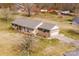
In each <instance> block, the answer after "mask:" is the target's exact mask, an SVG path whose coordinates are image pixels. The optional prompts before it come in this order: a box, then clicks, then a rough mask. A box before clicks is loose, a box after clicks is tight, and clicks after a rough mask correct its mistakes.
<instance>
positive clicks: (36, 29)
mask: <svg viewBox="0 0 79 59" xmlns="http://www.w3.org/2000/svg"><path fill="white" fill-rule="evenodd" d="M42 24H43V22H41V23H40V24H38V25H37V26H36V28H35V29H34V31H33V32H32V33H34V34H36V30H37V29H38V27H39V26H41V25H42Z"/></svg>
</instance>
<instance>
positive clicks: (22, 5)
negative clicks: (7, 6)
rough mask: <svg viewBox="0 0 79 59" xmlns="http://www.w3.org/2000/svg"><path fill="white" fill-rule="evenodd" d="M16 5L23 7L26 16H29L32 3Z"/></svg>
mask: <svg viewBox="0 0 79 59" xmlns="http://www.w3.org/2000/svg"><path fill="white" fill-rule="evenodd" d="M16 6H18V7H19V8H21V9H23V10H24V11H25V12H26V14H27V16H28V17H30V16H31V9H32V6H33V3H22V4H16Z"/></svg>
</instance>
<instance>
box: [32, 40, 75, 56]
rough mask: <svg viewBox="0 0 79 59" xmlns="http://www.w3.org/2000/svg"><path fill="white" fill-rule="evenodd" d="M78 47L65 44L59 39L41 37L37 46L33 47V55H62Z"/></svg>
mask: <svg viewBox="0 0 79 59" xmlns="http://www.w3.org/2000/svg"><path fill="white" fill-rule="evenodd" d="M75 48H76V47H74V46H72V45H71V44H64V43H62V42H61V41H59V40H57V39H52V40H49V39H40V40H39V41H38V43H37V46H36V47H35V48H33V49H32V54H31V55H32V56H61V55H63V54H64V53H65V52H68V51H72V50H74V49H75Z"/></svg>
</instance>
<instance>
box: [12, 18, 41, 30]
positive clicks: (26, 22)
mask: <svg viewBox="0 0 79 59" xmlns="http://www.w3.org/2000/svg"><path fill="white" fill-rule="evenodd" d="M12 23H13V24H17V25H20V26H24V27H28V28H32V29H34V28H36V26H37V25H39V24H40V23H41V21H36V20H30V19H23V18H22V19H21V18H20V19H15V20H14V21H13V22H12Z"/></svg>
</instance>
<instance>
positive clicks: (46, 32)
mask: <svg viewBox="0 0 79 59" xmlns="http://www.w3.org/2000/svg"><path fill="white" fill-rule="evenodd" d="M12 28H14V29H15V30H17V31H19V32H23V33H26V34H27V33H31V34H34V35H38V36H42V37H46V38H53V37H54V36H55V35H58V34H59V27H58V26H57V25H55V24H50V23H45V22H42V21H37V20H30V19H25V18H24V19H23V18H20V19H15V20H14V21H13V22H12Z"/></svg>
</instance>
